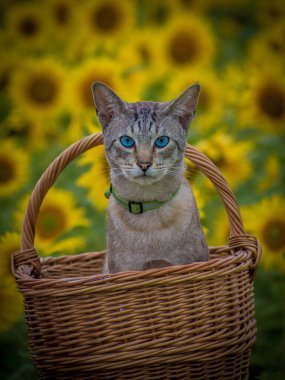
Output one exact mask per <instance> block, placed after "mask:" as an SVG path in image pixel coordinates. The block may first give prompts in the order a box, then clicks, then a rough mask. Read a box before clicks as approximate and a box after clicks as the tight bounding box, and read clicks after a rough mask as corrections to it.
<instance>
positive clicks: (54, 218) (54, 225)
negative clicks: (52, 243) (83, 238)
mask: <svg viewBox="0 0 285 380" xmlns="http://www.w3.org/2000/svg"><path fill="white" fill-rule="evenodd" d="M65 228H66V217H65V215H64V213H63V211H62V210H61V209H60V208H59V207H56V206H51V205H49V206H48V207H46V208H43V209H42V210H41V211H40V214H39V218H38V221H37V229H38V234H39V235H40V236H41V237H43V238H45V239H51V238H55V237H57V236H58V235H59V234H60V233H61V232H63V231H64V230H65Z"/></svg>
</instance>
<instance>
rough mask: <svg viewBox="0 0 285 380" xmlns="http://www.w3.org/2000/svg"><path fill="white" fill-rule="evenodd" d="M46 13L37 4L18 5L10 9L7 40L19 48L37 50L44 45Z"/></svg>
mask: <svg viewBox="0 0 285 380" xmlns="http://www.w3.org/2000/svg"><path fill="white" fill-rule="evenodd" d="M45 16H46V12H45V10H44V9H43V7H42V6H41V7H36V6H35V4H27V3H26V4H22V3H21V4H18V5H17V6H15V5H14V6H13V7H10V8H8V12H7V32H6V34H7V39H8V41H9V40H11V42H12V43H13V45H15V44H16V45H17V48H24V49H35V48H40V47H42V46H44V45H43V43H44V38H45V33H46V17H45Z"/></svg>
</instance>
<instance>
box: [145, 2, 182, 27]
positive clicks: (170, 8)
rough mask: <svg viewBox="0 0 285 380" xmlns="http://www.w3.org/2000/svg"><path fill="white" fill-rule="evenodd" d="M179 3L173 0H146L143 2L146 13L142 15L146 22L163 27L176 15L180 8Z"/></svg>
mask: <svg viewBox="0 0 285 380" xmlns="http://www.w3.org/2000/svg"><path fill="white" fill-rule="evenodd" d="M177 5H178V4H177V2H176V1H172V0H156V1H148V0H145V1H143V2H142V6H143V9H144V13H143V15H140V16H141V18H142V19H143V22H144V24H147V25H152V26H154V27H161V26H164V25H165V24H166V23H167V22H169V21H170V20H171V18H173V17H175V16H176V13H177V12H178V11H179V10H180V9H179V7H178V6H177Z"/></svg>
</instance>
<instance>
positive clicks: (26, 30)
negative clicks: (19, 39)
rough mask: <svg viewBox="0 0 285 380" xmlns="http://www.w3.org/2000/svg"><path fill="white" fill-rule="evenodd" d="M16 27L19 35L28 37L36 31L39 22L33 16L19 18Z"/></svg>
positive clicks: (32, 35)
mask: <svg viewBox="0 0 285 380" xmlns="http://www.w3.org/2000/svg"><path fill="white" fill-rule="evenodd" d="M18 28H19V32H20V34H21V35H23V36H25V37H28V38H30V37H34V36H35V35H36V34H37V33H38V31H39V23H38V21H37V20H36V19H35V18H33V17H32V16H29V17H26V18H24V19H22V20H20V22H19V25H18Z"/></svg>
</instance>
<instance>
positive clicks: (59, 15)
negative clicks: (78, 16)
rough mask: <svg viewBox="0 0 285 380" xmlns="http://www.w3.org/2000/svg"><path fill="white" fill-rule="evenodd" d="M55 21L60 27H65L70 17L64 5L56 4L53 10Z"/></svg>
mask: <svg viewBox="0 0 285 380" xmlns="http://www.w3.org/2000/svg"><path fill="white" fill-rule="evenodd" d="M54 15H55V19H56V21H57V22H58V24H60V25H65V24H66V23H67V22H68V20H69V16H70V12H69V8H68V6H67V5H66V4H63V3H62V4H57V6H56V7H55V9H54Z"/></svg>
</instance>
